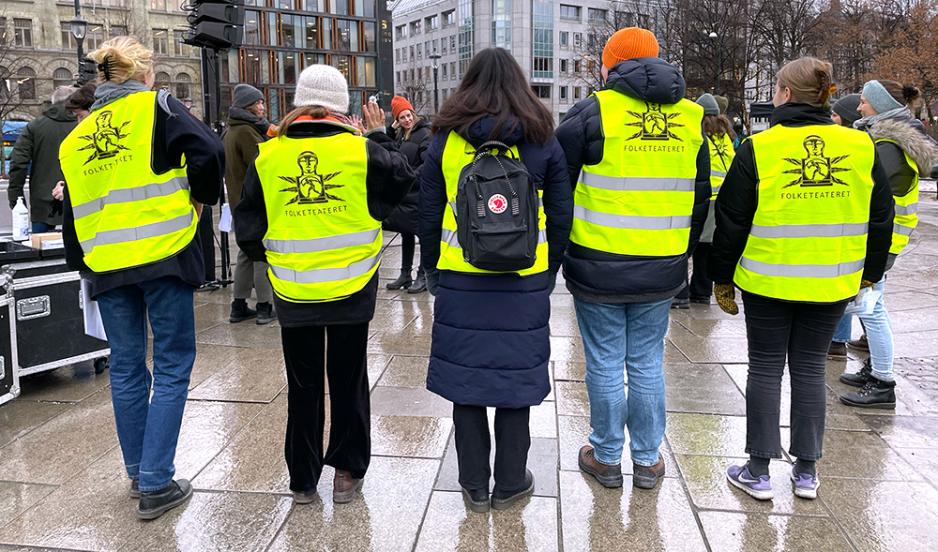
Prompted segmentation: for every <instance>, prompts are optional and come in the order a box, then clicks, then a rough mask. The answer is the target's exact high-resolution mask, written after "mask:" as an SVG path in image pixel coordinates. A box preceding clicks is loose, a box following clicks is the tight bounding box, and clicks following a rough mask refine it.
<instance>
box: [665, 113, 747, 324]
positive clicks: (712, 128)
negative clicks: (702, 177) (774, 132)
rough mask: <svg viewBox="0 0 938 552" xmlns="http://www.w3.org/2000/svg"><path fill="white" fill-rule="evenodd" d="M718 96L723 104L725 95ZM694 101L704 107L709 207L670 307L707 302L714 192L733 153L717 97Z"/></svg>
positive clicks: (710, 291) (729, 128)
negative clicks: (683, 284)
mask: <svg viewBox="0 0 938 552" xmlns="http://www.w3.org/2000/svg"><path fill="white" fill-rule="evenodd" d="M720 98H722V96H721V97H720ZM722 100H723V102H724V105H725V102H726V98H722ZM697 103H698V104H699V105H700V106H701V107H703V108H704V118H703V128H704V135H705V136H706V137H707V149H709V150H710V192H711V195H710V210H709V211H707V222H706V223H705V224H704V227H703V232H702V233H701V234H700V241H699V242H698V243H697V247H695V248H694V251H693V255H692V257H691V258H692V259H693V261H694V266H693V271H692V273H691V278H690V283H689V285H688V286H687V287H685V288H684V289H682V290H681V292H680V293H678V294H677V297H675V298H674V302H673V303H671V308H672V309H673V308H678V309H688V308H690V303H699V304H703V305H709V304H710V296H711V295H712V294H713V282H711V281H710V279H709V278H707V257H709V256H710V244H711V243H712V242H713V229H714V228H715V227H716V223H715V222H714V216H713V208H714V205H715V204H716V200H717V194H719V193H720V186H722V185H723V179H724V178H725V177H726V171H728V170H729V169H730V165H732V164H733V157H735V156H736V150H735V149H734V148H733V140H735V139H736V133H735V132H733V128H732V124H731V123H730V120H729V119H727V118H726V115H723V114H722V112H721V110H722V109H723V108H722V107H721V106H720V105H719V98H715V97H714V96H711V95H710V94H703V95H701V96H700V97H699V98H697Z"/></svg>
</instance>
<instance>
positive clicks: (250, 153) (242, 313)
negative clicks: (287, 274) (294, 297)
mask: <svg viewBox="0 0 938 552" xmlns="http://www.w3.org/2000/svg"><path fill="white" fill-rule="evenodd" d="M266 113H267V109H266V106H265V105H264V94H263V93H261V91H260V90H258V89H257V88H254V87H253V86H251V85H250V84H239V85H237V86H235V89H234V99H233V101H232V104H231V108H230V109H229V110H228V130H227V131H226V132H225V136H224V138H223V139H224V142H225V187H226V188H227V189H228V203H229V204H230V206H231V212H232V214H234V211H235V208H236V207H237V206H238V203H239V202H240V201H241V188H242V186H243V185H244V175H245V173H246V172H247V170H248V167H249V166H250V164H251V162H253V161H254V158H255V157H257V145H258V144H260V143H261V142H263V141H264V140H266V139H267V129H268V128H269V127H270V123H269V122H268V121H267V119H265V118H264V115H266ZM252 287H253V288H254V290H255V291H256V293H257V309H256V310H255V309H252V308H249V307H248V304H247V300H248V298H250V297H251V288H252ZM272 296H273V292H272V290H271V289H270V280H268V279H267V263H264V262H254V261H252V260H251V259H250V258H249V257H248V256H247V255H245V254H244V251H242V250H241V249H240V248H239V249H238V260H237V264H236V265H235V270H234V301H232V302H231V315H230V316H229V317H228V321H229V322H231V323H232V324H234V323H236V322H241V321H244V320H248V319H251V318H254V317H255V316H256V317H257V323H258V324H269V323H270V322H273V321H274V319H275V318H276V315H274V312H273V304H272V303H271V300H272Z"/></svg>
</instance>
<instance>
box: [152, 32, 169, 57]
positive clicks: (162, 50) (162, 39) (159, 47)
mask: <svg viewBox="0 0 938 552" xmlns="http://www.w3.org/2000/svg"><path fill="white" fill-rule="evenodd" d="M153 53H155V54H164V55H165V54H168V53H169V31H168V30H167V29H153Z"/></svg>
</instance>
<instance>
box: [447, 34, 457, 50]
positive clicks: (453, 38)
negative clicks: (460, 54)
mask: <svg viewBox="0 0 938 552" xmlns="http://www.w3.org/2000/svg"><path fill="white" fill-rule="evenodd" d="M449 51H450V52H451V53H454V54H455V53H456V35H453V36H451V37H449Z"/></svg>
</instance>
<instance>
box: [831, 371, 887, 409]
mask: <svg viewBox="0 0 938 552" xmlns="http://www.w3.org/2000/svg"><path fill="white" fill-rule="evenodd" d="M840 402H842V403H844V404H845V405H847V406H855V407H857V408H879V409H883V410H892V409H894V408H895V407H896V382H894V381H882V380H878V379H876V378H875V377H873V376H870V379H869V381H867V382H866V385H864V386H863V388H862V389H860V390H859V391H854V392H853V393H847V394H846V395H841V396H840Z"/></svg>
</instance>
